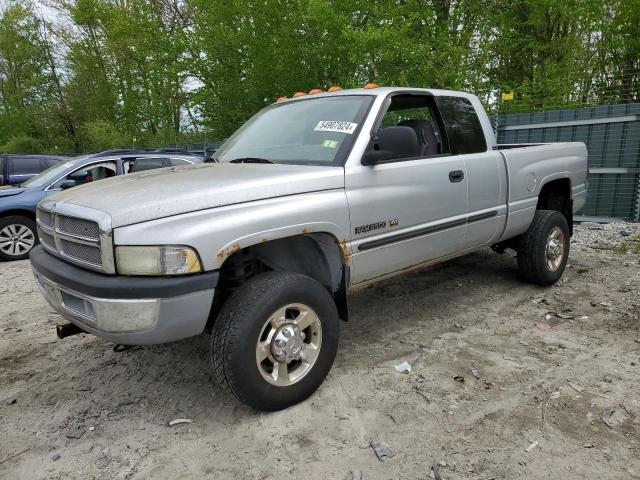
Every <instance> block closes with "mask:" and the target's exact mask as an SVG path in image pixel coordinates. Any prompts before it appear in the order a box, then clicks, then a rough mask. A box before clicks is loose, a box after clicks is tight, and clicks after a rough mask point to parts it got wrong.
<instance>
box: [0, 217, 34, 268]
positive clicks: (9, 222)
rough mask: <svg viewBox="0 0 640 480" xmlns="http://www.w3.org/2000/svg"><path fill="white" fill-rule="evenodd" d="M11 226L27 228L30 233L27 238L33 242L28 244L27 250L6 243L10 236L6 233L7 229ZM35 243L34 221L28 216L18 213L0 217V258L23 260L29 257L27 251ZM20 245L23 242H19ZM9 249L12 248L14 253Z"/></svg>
mask: <svg viewBox="0 0 640 480" xmlns="http://www.w3.org/2000/svg"><path fill="white" fill-rule="evenodd" d="M12 226H13V227H14V228H15V229H20V228H23V227H26V228H28V229H29V231H30V234H29V236H28V237H27V238H28V239H29V240H30V241H32V242H33V243H32V244H31V246H29V248H28V249H27V250H24V248H23V247H19V248H17V249H14V246H13V245H11V244H7V243H6V242H7V241H8V239H9V238H10V237H7V235H8V230H7V229H11V228H12ZM3 232H4V233H3ZM25 240H26V239H25ZM37 244H38V232H37V230H36V222H34V221H33V220H31V219H30V218H28V217H23V216H20V215H12V216H10V217H4V218H0V259H2V260H25V259H26V258H29V252H30V251H31V249H32V248H33V247H35V246H36V245H37ZM20 245H24V242H20ZM5 247H6V248H5ZM11 250H13V251H14V252H15V254H14V253H12V251H11Z"/></svg>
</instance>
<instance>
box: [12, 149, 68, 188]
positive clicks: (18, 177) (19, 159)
mask: <svg viewBox="0 0 640 480" xmlns="http://www.w3.org/2000/svg"><path fill="white" fill-rule="evenodd" d="M66 159H67V157H59V156H56V155H0V186H3V185H19V184H21V183H23V182H26V181H27V180H29V179H30V178H33V177H35V176H36V175H38V174H39V173H41V172H43V171H44V170H46V169H47V168H50V167H53V166H54V165H56V164H57V163H59V162H63V161H65V160H66Z"/></svg>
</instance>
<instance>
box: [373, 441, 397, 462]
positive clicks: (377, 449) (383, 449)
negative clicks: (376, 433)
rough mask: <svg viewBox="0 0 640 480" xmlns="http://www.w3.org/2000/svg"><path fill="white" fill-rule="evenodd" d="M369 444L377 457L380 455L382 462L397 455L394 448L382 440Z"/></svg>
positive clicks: (379, 458)
mask: <svg viewBox="0 0 640 480" xmlns="http://www.w3.org/2000/svg"><path fill="white" fill-rule="evenodd" d="M369 446H370V447H371V449H372V450H373V453H375V454H376V457H378V460H380V461H381V462H384V461H385V460H389V459H390V458H393V457H394V456H395V453H393V450H391V448H389V446H387V445H385V444H384V443H382V442H369Z"/></svg>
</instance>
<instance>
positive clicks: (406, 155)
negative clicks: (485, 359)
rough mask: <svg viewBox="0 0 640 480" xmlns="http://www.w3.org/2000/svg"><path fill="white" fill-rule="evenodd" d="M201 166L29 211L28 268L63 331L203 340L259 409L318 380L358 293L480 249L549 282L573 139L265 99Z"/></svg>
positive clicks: (381, 102)
mask: <svg viewBox="0 0 640 480" xmlns="http://www.w3.org/2000/svg"><path fill="white" fill-rule="evenodd" d="M213 160H214V161H213V162H211V163H207V164H202V165H193V166H186V167H173V168H165V169H161V170H156V171H149V172H142V173H140V174H133V175H128V176H125V177H117V178H113V179H107V180H104V181H102V182H100V183H99V184H96V185H92V186H81V187H77V188H74V189H72V190H68V191H65V192H61V193H59V194H56V195H54V196H52V197H49V198H47V199H46V200H43V201H42V202H41V203H40V204H39V206H38V210H37V226H38V233H39V239H40V242H41V245H40V246H39V247H37V248H35V249H34V250H33V251H32V253H31V263H32V266H33V270H34V273H35V277H36V281H37V284H38V285H39V287H40V288H41V290H42V292H43V293H44V295H45V297H46V298H47V300H48V301H49V303H50V304H51V305H52V306H53V308H55V309H56V310H57V311H58V312H59V313H60V314H61V315H62V316H64V317H65V318H67V319H68V320H69V321H70V322H71V323H70V324H66V325H59V326H58V327H59V332H58V333H59V336H61V337H64V336H68V335H70V334H74V333H79V332H88V333H91V334H94V335H97V336H99V337H102V338H104V339H107V340H109V341H112V342H115V343H118V344H123V345H127V344H129V345H130V344H156V343H162V342H169V341H173V340H178V339H182V338H186V337H190V336H194V335H199V334H201V333H203V332H205V331H210V332H211V361H212V366H213V370H214V372H215V374H216V377H217V378H218V379H219V380H220V381H221V382H222V383H223V384H224V385H226V386H228V387H229V388H230V390H231V391H232V392H233V393H234V394H235V395H236V396H237V398H238V399H240V400H241V401H243V402H245V403H247V404H249V405H251V406H252V407H254V408H256V409H261V410H277V409H282V408H285V407H287V406H289V405H292V404H294V403H296V402H299V401H301V400H303V399H305V398H306V397H308V396H309V395H311V394H312V393H313V392H314V391H315V390H316V389H317V388H318V386H319V385H320V384H321V383H322V381H323V379H324V378H325V377H326V375H327V374H328V373H329V370H330V369H331V365H332V363H333V360H334V357H335V355H336V351H337V348H338V334H339V324H340V320H344V321H346V320H347V319H348V316H349V313H348V307H347V295H348V293H350V292H352V291H353V290H355V289H357V288H359V287H362V286H364V285H367V284H370V283H371V282H377V281H380V280H382V279H385V278H388V277H390V276H392V275H397V274H401V273H403V272H407V271H409V270H411V269H415V268H421V267H425V266H429V265H433V264H435V263H438V262H442V261H445V260H447V259H450V258H453V257H457V256H460V255H464V254H465V253H468V252H472V251H474V250H477V249H480V248H483V247H487V246H491V247H493V248H494V249H495V250H497V251H503V250H504V249H506V248H511V249H514V250H516V251H517V253H518V269H519V272H520V274H521V277H522V278H523V279H524V280H525V281H528V282H533V283H537V284H539V285H550V284H553V283H554V282H555V281H557V280H558V279H559V278H560V276H561V275H562V273H563V270H564V268H565V265H566V262H567V257H568V254H569V242H570V236H571V232H572V223H573V221H572V219H573V212H574V211H576V210H578V209H580V208H581V207H582V206H583V205H584V203H585V197H586V184H587V150H586V147H585V145H584V144H582V143H555V144H540V145H526V146H522V145H497V144H496V140H495V136H494V134H493V131H492V128H491V124H490V121H489V118H488V117H487V114H486V113H485V111H484V109H483V108H482V105H481V104H480V102H479V100H478V98H477V97H476V96H474V95H470V94H467V93H461V92H453V91H445V90H427V89H414V88H367V89H356V90H342V91H338V92H332V93H321V94H314V95H305V96H300V97H298V98H293V99H286V100H284V101H279V102H277V103H275V104H273V105H270V106H268V107H266V108H264V109H263V110H261V111H260V112H259V113H257V114H256V115H255V116H254V117H253V118H251V119H250V120H249V121H248V122H247V123H246V124H245V125H244V126H242V127H241V128H240V129H239V130H238V131H237V132H236V133H235V134H234V135H233V136H232V137H231V138H230V139H229V140H228V141H227V142H226V143H225V144H224V145H223V147H222V148H221V149H220V150H219V151H218V152H217V153H216V155H215V158H214V159H213ZM354 320H357V319H354Z"/></svg>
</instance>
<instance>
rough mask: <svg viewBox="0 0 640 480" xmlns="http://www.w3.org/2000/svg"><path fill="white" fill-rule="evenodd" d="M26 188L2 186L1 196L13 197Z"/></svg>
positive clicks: (0, 188) (0, 189)
mask: <svg viewBox="0 0 640 480" xmlns="http://www.w3.org/2000/svg"><path fill="white" fill-rule="evenodd" d="M25 190H26V188H22V187H11V186H6V187H0V198H2V197H12V196H14V195H18V194H19V193H22V192H24V191H25Z"/></svg>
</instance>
